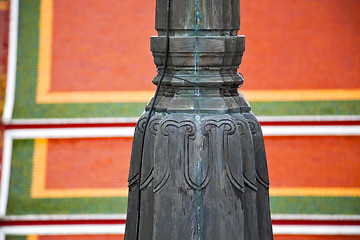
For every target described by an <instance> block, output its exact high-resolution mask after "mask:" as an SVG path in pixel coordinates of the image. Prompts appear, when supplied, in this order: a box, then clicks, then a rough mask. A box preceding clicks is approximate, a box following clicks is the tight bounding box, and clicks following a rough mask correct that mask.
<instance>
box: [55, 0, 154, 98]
mask: <svg viewBox="0 0 360 240" xmlns="http://www.w3.org/2000/svg"><path fill="white" fill-rule="evenodd" d="M154 24H155V1H153V0H151V1H132V0H121V1H119V0H108V1H93V0H82V1H72V0H54V8H53V40H52V41H53V42H52V45H53V48H52V60H51V62H52V76H51V91H120V90H147V89H153V84H152V83H151V80H152V78H153V77H154V76H155V75H156V68H155V65H154V63H153V57H152V55H151V52H150V36H152V35H156V31H155V29H154Z"/></svg>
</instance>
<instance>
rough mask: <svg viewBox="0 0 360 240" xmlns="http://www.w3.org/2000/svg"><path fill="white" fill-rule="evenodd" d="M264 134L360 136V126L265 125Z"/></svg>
mask: <svg viewBox="0 0 360 240" xmlns="http://www.w3.org/2000/svg"><path fill="white" fill-rule="evenodd" d="M262 131H263V134H264V136H359V135H360V126H263V127H262Z"/></svg>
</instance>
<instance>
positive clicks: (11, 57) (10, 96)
mask: <svg viewBox="0 0 360 240" xmlns="http://www.w3.org/2000/svg"><path fill="white" fill-rule="evenodd" d="M10 4H11V5H10V27H9V28H10V29H9V51H8V70H7V71H8V72H7V80H6V94H5V105H4V112H3V116H2V121H3V122H4V123H8V122H10V121H11V118H12V113H13V108H14V100H15V86H16V63H17V44H18V43H17V41H18V21H19V0H11V1H10Z"/></svg>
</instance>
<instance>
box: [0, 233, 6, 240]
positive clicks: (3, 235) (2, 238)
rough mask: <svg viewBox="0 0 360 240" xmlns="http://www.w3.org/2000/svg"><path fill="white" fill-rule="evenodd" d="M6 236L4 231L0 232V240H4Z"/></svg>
mask: <svg viewBox="0 0 360 240" xmlns="http://www.w3.org/2000/svg"><path fill="white" fill-rule="evenodd" d="M5 239H6V236H5V234H4V233H2V232H0V240H5Z"/></svg>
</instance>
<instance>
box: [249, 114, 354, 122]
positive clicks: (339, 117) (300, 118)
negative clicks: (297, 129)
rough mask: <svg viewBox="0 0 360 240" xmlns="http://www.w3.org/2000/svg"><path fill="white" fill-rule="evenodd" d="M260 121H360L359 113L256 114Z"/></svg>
mask: <svg viewBox="0 0 360 240" xmlns="http://www.w3.org/2000/svg"><path fill="white" fill-rule="evenodd" d="M256 118H257V119H258V120H259V121H260V122H298V121H299V122H321V121H335V122H341V121H360V116H359V115H315V116H311V115H303V116H257V117H256Z"/></svg>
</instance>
